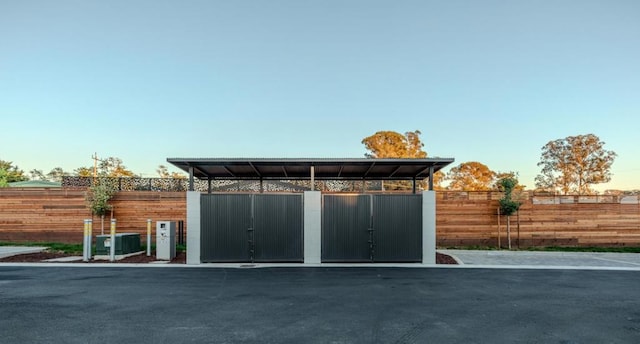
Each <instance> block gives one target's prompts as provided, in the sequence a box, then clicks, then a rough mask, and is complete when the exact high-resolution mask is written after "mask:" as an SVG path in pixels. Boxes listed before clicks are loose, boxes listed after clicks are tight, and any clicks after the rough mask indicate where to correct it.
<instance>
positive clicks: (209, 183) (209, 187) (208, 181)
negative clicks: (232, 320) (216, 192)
mask: <svg viewBox="0 0 640 344" xmlns="http://www.w3.org/2000/svg"><path fill="white" fill-rule="evenodd" d="M207 193H211V177H209V178H207Z"/></svg>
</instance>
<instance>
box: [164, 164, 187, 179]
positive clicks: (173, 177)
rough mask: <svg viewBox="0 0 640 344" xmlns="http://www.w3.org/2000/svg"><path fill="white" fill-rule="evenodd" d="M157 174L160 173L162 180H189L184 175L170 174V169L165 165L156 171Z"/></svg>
mask: <svg viewBox="0 0 640 344" xmlns="http://www.w3.org/2000/svg"><path fill="white" fill-rule="evenodd" d="M156 172H158V175H159V176H160V178H172V179H185V178H187V176H185V175H184V174H182V173H178V172H169V169H168V168H167V166H165V165H159V166H158V169H156Z"/></svg>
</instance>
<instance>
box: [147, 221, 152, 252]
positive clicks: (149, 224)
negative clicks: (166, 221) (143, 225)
mask: <svg viewBox="0 0 640 344" xmlns="http://www.w3.org/2000/svg"><path fill="white" fill-rule="evenodd" d="M150 256H151V219H147V257H150Z"/></svg>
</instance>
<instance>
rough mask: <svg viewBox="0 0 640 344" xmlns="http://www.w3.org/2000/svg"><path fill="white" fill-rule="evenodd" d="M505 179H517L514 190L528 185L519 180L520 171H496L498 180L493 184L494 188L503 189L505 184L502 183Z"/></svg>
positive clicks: (520, 189)
mask: <svg viewBox="0 0 640 344" xmlns="http://www.w3.org/2000/svg"><path fill="white" fill-rule="evenodd" d="M504 179H513V180H515V182H516V184H515V186H514V187H513V190H514V191H522V190H524V189H525V187H526V185H522V184H520V181H519V180H518V173H517V172H513V171H511V172H496V179H495V180H496V182H495V183H494V184H493V189H494V190H499V191H503V188H504V186H503V185H502V181H503V180H504Z"/></svg>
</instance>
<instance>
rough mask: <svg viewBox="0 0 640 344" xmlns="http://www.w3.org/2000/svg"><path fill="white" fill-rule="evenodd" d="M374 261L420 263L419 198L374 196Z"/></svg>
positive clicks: (420, 224)
mask: <svg viewBox="0 0 640 344" xmlns="http://www.w3.org/2000/svg"><path fill="white" fill-rule="evenodd" d="M373 214H374V215H373V228H374V232H373V233H374V242H375V246H374V253H373V259H374V261H376V262H420V261H422V196H421V195H375V196H373Z"/></svg>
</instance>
